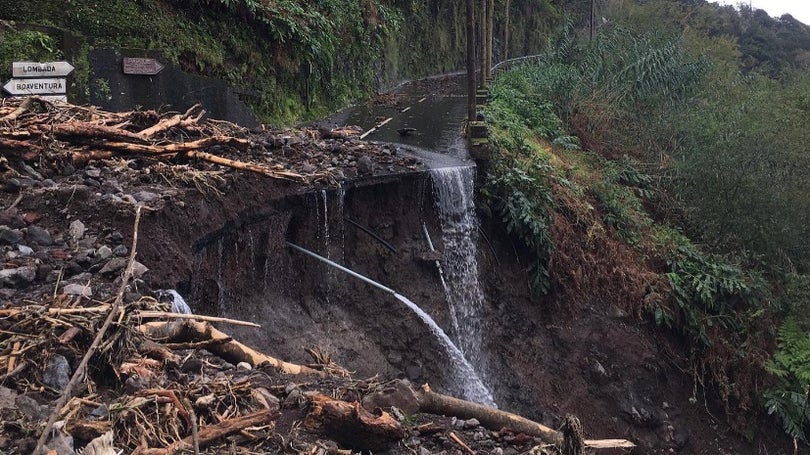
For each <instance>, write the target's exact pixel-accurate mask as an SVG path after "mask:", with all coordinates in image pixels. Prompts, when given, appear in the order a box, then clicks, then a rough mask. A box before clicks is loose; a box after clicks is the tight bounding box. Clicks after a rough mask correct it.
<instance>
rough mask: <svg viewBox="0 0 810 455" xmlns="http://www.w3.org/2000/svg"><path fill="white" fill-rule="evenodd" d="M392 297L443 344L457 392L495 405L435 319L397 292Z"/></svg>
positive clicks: (465, 396)
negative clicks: (451, 365) (455, 381)
mask: <svg viewBox="0 0 810 455" xmlns="http://www.w3.org/2000/svg"><path fill="white" fill-rule="evenodd" d="M394 297H396V298H397V300H399V301H400V302H402V303H404V304H405V305H407V306H408V308H410V309H411V310H413V312H414V313H416V314H417V315H418V316H419V317H420V318H421V319H422V321H424V322H425V324H427V326H428V328H430V331H431V332H433V335H435V336H436V338H437V339H438V340H439V341H440V342H441V344H442V345H443V346H444V348H445V351H447V354H448V355H449V356H450V359H451V360H452V362H453V367H454V369H455V370H456V371H455V373H456V378H457V379H458V380H459V383H458V386H459V388H460V389H461V390H459V391H458V393H460V395H461V396H462V397H464V398H465V399H467V400H470V401H474V402H476V403H481V404H485V405H487V406H492V407H495V400H494V399H493V398H492V394H491V393H490V392H489V390H488V389H487V386H485V385H484V383H483V382H482V381H481V378H479V377H478V374H477V373H476V372H475V369H474V368H473V366H472V365H470V362H469V361H468V360H467V359H466V358H465V357H464V353H462V352H461V350H459V348H458V347H456V345H455V344H453V341H452V340H451V339H450V337H449V336H447V334H446V333H445V332H444V330H442V328H441V327H439V325H438V324H436V321H434V320H433V318H431V317H430V315H428V314H427V313H425V312H424V310H422V309H421V308H419V305H417V304H415V303H413V302H411V301H410V300H409V299H408V298H407V297H405V296H403V295H400V294H397V293H394Z"/></svg>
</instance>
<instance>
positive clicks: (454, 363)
mask: <svg viewBox="0 0 810 455" xmlns="http://www.w3.org/2000/svg"><path fill="white" fill-rule="evenodd" d="M287 246H289V247H290V248H293V249H295V250H297V251H300V252H301V253H304V254H306V255H308V256H311V257H313V258H315V259H318V260H320V261H322V262H324V263H326V264H329V265H330V266H332V267H334V268H336V269H338V270H340V271H342V272H344V273H347V274H349V275H351V276H353V277H355V278H358V279H360V280H362V281H365V282H366V283H368V284H370V285H372V286H374V287H376V288H378V289H381V290H383V291H385V292H387V293H389V294H391V295H393V296H394V297H395V298H396V299H397V300H399V301H400V302H402V303H404V304H405V305H406V306H408V308H410V309H411V310H412V311H413V312H414V313H416V315H417V316H419V318H420V319H422V321H424V323H425V324H426V325H427V326H428V328H429V329H430V331H431V333H433V335H435V336H436V339H437V340H439V343H440V344H441V345H442V347H443V348H444V350H445V352H446V353H447V355H448V357H450V361H451V365H450V367H451V369H452V371H453V377H454V379H456V380H457V382H456V383H451V384H449V386H448V388H450V389H452V390H451V392H452V393H454V394H458V395H459V396H461V397H463V398H464V399H467V400H470V401H474V402H477V403H481V404H485V405H488V406H493V407H494V406H495V400H494V399H493V398H492V394H491V393H490V392H489V390H488V389H487V387H486V385H484V383H483V382H482V381H481V378H479V377H478V374H477V373H476V372H475V369H474V368H473V367H472V365H470V362H469V361H468V360H467V359H466V358H465V357H464V353H462V352H461V350H460V349H459V348H458V347H457V346H456V345H455V344H453V341H452V340H451V339H450V337H449V336H447V334H446V333H445V332H444V330H442V328H441V327H439V325H438V324H436V321H434V320H433V318H431V317H430V315H429V314H427V313H425V311H424V310H422V309H421V308H419V305H417V304H415V303H413V302H412V301H411V300H410V299H408V298H407V297H405V296H403V295H401V294H399V293H397V292H396V291H394V290H393V289H391V288H389V287H386V286H384V285H382V284H380V283H378V282H376V281H374V280H372V279H370V278H368V277H366V276H363V275H361V274H359V273H357V272H355V271H353V270H350V269H347V268H346V267H344V266H342V265H340V264H338V263H336V262H334V261H331V260H329V259H327V258H325V257H323V256H320V255H318V254H315V253H313V252H312V251H309V250H307V249H304V248H301V247H300V246H298V245H295V244H292V243H289V242H287Z"/></svg>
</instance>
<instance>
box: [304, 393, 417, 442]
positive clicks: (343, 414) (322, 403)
mask: <svg viewBox="0 0 810 455" xmlns="http://www.w3.org/2000/svg"><path fill="white" fill-rule="evenodd" d="M308 398H309V400H310V404H311V408H310V411H309V413H308V414H307V416H306V418H305V419H304V426H305V427H306V428H307V429H308V430H310V431H315V432H319V433H324V434H326V435H327V436H329V437H330V438H332V439H334V440H335V441H337V442H338V443H339V444H341V445H343V446H345V447H349V448H351V449H353V450H358V451H372V452H376V451H384V450H386V449H389V448H390V447H391V445H392V444H394V443H396V442H398V441H400V440H401V439H402V438H404V437H405V431H404V430H403V429H402V425H400V424H399V422H398V421H397V420H396V419H395V418H394V417H392V416H391V414H388V413H387V412H384V411H382V410H377V411H378V413H377V414H378V415H377V414H372V413H371V412H369V411H367V410H365V409H364V408H363V407H362V406H361V405H360V403H358V402H356V401H355V402H354V403H348V402H346V401H341V400H336V399H334V398H332V397H329V396H326V395H323V394H319V393H316V394H312V395H309V396H308Z"/></svg>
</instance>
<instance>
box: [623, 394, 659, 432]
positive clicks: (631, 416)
mask: <svg viewBox="0 0 810 455" xmlns="http://www.w3.org/2000/svg"><path fill="white" fill-rule="evenodd" d="M619 406H620V408H621V410H622V413H623V415H624V416H625V418H626V419H627V420H629V421H630V422H631V423H632V424H634V425H636V426H638V427H643V428H657V427H658V426H660V425H661V416H660V415H659V412H658V411H657V410H656V409H655V408H654V407H653V406H650V405H648V404H647V403H645V402H644V401H643V400H641V399H639V398H638V396H637V395H636V394H635V393H633V392H630V393H629V394H628V395H627V396H626V397H624V398H623V399H621V400H620V403H619Z"/></svg>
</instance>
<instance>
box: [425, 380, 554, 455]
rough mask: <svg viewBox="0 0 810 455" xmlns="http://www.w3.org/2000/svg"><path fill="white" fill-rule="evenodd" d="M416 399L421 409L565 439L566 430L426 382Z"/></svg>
mask: <svg viewBox="0 0 810 455" xmlns="http://www.w3.org/2000/svg"><path fill="white" fill-rule="evenodd" d="M416 399H417V401H418V403H419V410H420V411H422V412H426V413H429V414H439V415H451V416H455V417H458V418H459V419H472V418H475V419H477V420H478V421H479V422H481V425H483V426H484V427H486V428H489V429H490V430H493V431H498V430H500V429H502V428H508V429H510V430H513V431H516V432H520V433H525V434H527V435H531V436H537V437H539V438H540V439H542V440H543V441H545V442H547V443H549V444H554V445H557V446H560V445H561V444H562V442H563V437H562V433H560V432H559V431H556V430H553V429H551V428H549V427H547V426H545V425H541V424H539V423H537V422H532V421H531V420H529V419H526V418H524V417H521V416H519V415H516V414H511V413H508V412H504V411H500V410H498V409H495V408H490V407H489V406H485V405H483V404H478V403H473V402H471V401H466V400H461V399H458V398H454V397H451V396H448V395H442V394H440V393H436V392H432V391H431V390H430V388H429V387H425V386H423V387H422V388H420V389H418V390H416Z"/></svg>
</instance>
